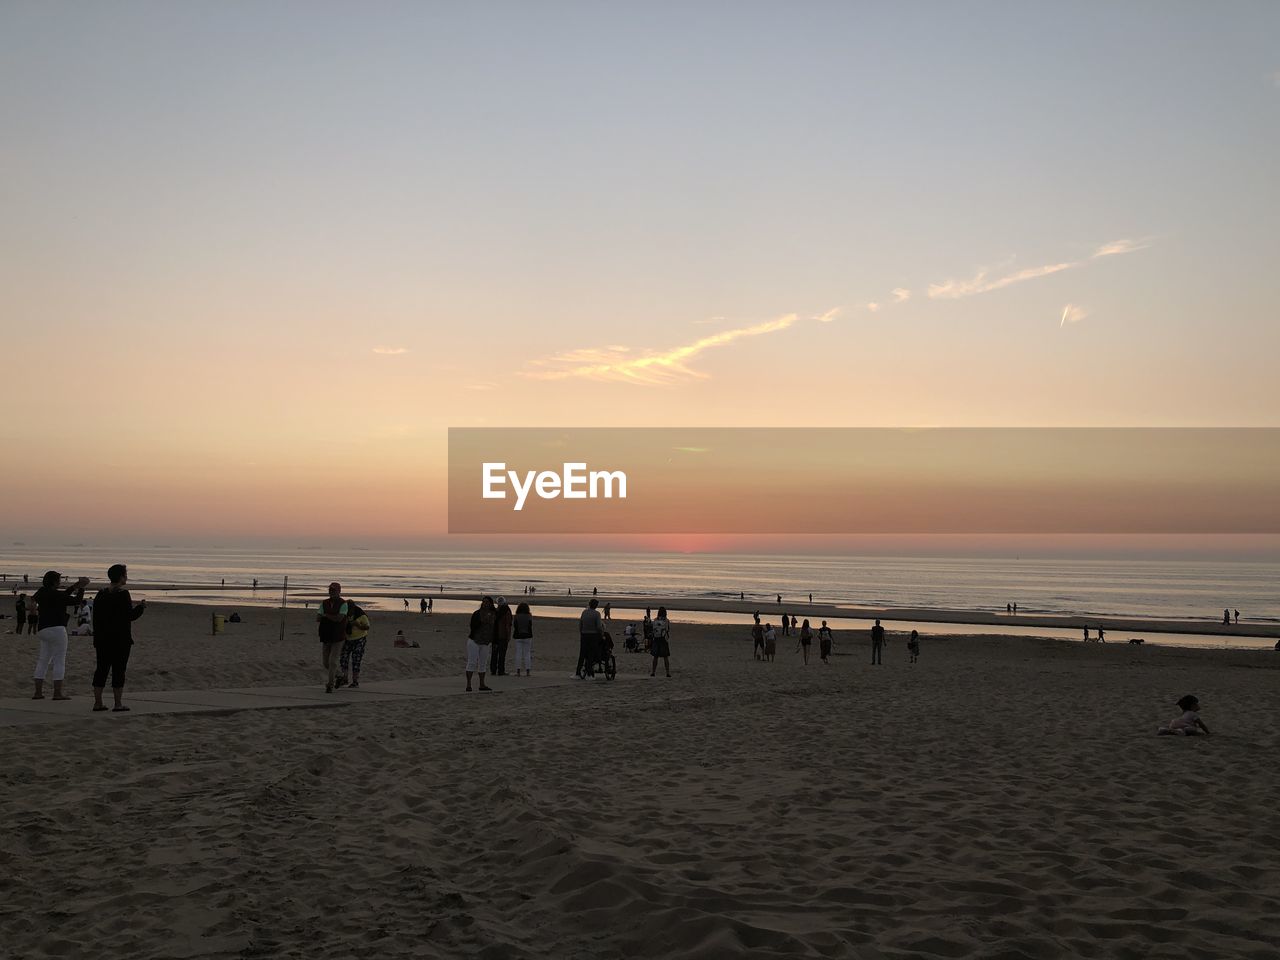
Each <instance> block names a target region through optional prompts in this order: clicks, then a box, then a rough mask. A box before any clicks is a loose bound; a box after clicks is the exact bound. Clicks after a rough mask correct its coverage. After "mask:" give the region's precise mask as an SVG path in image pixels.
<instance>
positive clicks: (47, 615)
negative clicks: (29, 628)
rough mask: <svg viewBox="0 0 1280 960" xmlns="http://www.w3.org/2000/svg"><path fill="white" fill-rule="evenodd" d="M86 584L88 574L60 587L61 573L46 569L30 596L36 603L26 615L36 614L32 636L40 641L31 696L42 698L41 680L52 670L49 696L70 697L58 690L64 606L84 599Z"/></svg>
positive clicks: (63, 649) (64, 647) (63, 668)
mask: <svg viewBox="0 0 1280 960" xmlns="http://www.w3.org/2000/svg"><path fill="white" fill-rule="evenodd" d="M88 585H89V578H88V577H81V578H80V579H79V580H77V581H76V585H75V586H74V587H69V588H68V589H66V590H61V589H59V588H60V587H61V586H62V574H60V573H58V572H57V571H56V570H50V571H49V572H48V573H46V574H45V575H44V581H43V583H42V585H41V587H40V589H39V590H37V591H36V593H35V596H34V597H32V598H31V600H32V602H33V603H34V604H35V605H36V612H35V613H31V612H28V613H27V617H28V618H30V617H33V616H34V617H37V621H36V626H37V631H36V637H37V639H39V641H40V652H39V653H38V654H37V655H36V670H35V673H34V674H33V675H32V679H33V680H34V681H35V685H36V689H35V693H34V694H33V695H32V697H31V699H32V700H43V699H44V681H45V677H46V676H47V675H48V673H49V672H50V671H52V672H53V699H55V700H70V699H71V698H70V697H68V696H66V695H64V694H63V692H62V681H63V678H64V677H65V676H66V672H67V619H68V614H67V608H68V607H76V606H79V604H80V602H81V601H82V600H83V599H84V588H85V587H87V586H88Z"/></svg>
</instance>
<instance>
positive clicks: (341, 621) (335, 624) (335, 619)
mask: <svg viewBox="0 0 1280 960" xmlns="http://www.w3.org/2000/svg"><path fill="white" fill-rule="evenodd" d="M349 612H350V608H349V607H348V606H347V601H345V600H343V599H342V584H340V583H338V582H337V581H334V582H333V583H331V584H329V596H327V597H325V599H324V600H322V601H320V606H319V607H318V608H317V609H316V624H317V626H318V628H319V634H320V662H321V664H322V665H323V666H324V672H325V680H324V692H325V693H333V685H334V683H335V682H336V681H337V679H338V659H339V658H340V657H341V656H342V645H343V644H344V643H346V642H347V614H348V613H349Z"/></svg>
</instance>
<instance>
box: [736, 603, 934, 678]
mask: <svg viewBox="0 0 1280 960" xmlns="http://www.w3.org/2000/svg"><path fill="white" fill-rule="evenodd" d="M754 620H755V622H754V623H753V624H752V625H751V646H752V655H753V656H754V657H755V659H756V660H761V661H765V662H768V663H772V662H773V660H774V657H775V656H776V655H777V652H778V632H777V630H775V629H774V626H773V624H772V623H764V624H762V623H761V622H760V614H759V613H756V614H754ZM783 622H784V624H785V622H786V618H785V617H784V618H783ZM784 635H785V629H784ZM817 637H818V658H819V660H821V662H822V663H825V664H830V663H831V650H832V646H833V644H834V640H835V635H834V633H833V632H832V630H831V627H830V626H828V625H827V621H825V620H823V621H822V626H821V627H819V628H818V630H817ZM813 638H814V630H813V628H812V627H810V626H809V621H808V620H805V621H804V622H803V623H802V624H801V625H800V633H799V637H798V639H797V642H796V653H799V654H801V655H802V656H803V658H804V663H805V665H806V666H807V665H808V663H809V651H810V648H811V647H812V646H813ZM884 645H885V630H884V627H883V626H881V624H880V621H879V620H877V621H876V622H875V625H874V626H873V627H872V628H871V664H872V666H879V665H881V664H882V663H883V658H884ZM919 660H920V634H919V632H918V631H916V630H912V631H911V637H910V638H909V639H908V640H907V661H908V662H909V663H917V662H919Z"/></svg>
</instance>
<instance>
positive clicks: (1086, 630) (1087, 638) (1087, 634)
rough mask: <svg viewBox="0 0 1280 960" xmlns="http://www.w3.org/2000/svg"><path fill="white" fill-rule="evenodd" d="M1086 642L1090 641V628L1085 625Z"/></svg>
mask: <svg viewBox="0 0 1280 960" xmlns="http://www.w3.org/2000/svg"><path fill="white" fill-rule="evenodd" d="M1084 642H1085V643H1088V642H1089V628H1088V627H1085V628H1084Z"/></svg>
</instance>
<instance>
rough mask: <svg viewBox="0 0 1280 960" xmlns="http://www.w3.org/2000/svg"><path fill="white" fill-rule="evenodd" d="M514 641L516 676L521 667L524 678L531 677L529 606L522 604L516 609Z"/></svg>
mask: <svg viewBox="0 0 1280 960" xmlns="http://www.w3.org/2000/svg"><path fill="white" fill-rule="evenodd" d="M513 626H514V632H515V640H516V676H517V677H518V676H520V670H521V668H522V667H523V668H524V673H525V676H527V677H532V676H533V614H531V613H530V612H529V605H528V604H527V603H522V604H520V606H518V607H516V616H515V621H514V623H513Z"/></svg>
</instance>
